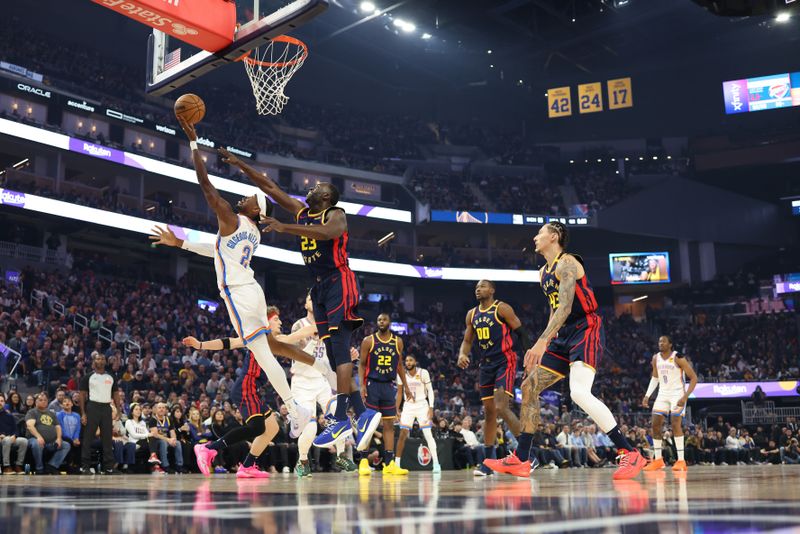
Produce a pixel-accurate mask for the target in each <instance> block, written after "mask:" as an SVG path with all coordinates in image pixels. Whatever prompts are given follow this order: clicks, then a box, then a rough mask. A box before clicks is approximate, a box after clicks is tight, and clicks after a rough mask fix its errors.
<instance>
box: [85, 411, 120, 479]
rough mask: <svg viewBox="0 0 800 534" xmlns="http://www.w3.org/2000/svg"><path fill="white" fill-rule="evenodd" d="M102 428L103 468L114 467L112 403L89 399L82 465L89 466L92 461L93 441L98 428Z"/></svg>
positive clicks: (107, 469) (105, 469) (109, 468)
mask: <svg viewBox="0 0 800 534" xmlns="http://www.w3.org/2000/svg"><path fill="white" fill-rule="evenodd" d="M98 428H100V443H101V444H102V445H103V470H104V471H109V470H111V469H113V468H114V440H113V421H112V418H111V405H110V404H105V403H102V402H94V401H89V402H88V403H87V404H86V428H85V429H84V430H83V441H81V466H82V467H89V466H90V465H91V463H92V442H93V441H94V438H95V434H96V433H97V429H98Z"/></svg>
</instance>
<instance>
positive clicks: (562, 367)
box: [541, 314, 606, 378]
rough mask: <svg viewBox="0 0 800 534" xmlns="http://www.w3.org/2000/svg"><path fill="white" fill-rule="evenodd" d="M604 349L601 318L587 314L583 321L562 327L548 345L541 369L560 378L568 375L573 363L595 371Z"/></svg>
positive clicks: (604, 340)
mask: <svg viewBox="0 0 800 534" xmlns="http://www.w3.org/2000/svg"><path fill="white" fill-rule="evenodd" d="M605 346H606V332H605V329H604V328H603V320H602V318H601V317H600V316H599V315H596V314H595V315H587V316H586V318H585V319H581V320H580V321H576V322H574V323H572V324H568V325H565V326H563V327H561V330H559V331H558V336H557V337H555V338H553V340H552V341H550V345H548V346H547V350H546V351H545V353H544V356H543V357H542V364H541V366H542V367H544V368H545V369H547V370H549V371H552V372H553V373H555V374H557V375H558V376H560V377H561V378H564V377H565V376H567V375H568V374H569V366H570V365H572V364H573V363H575V362H583V363H584V364H586V365H588V366H589V367H591V368H592V369H597V365H598V363H599V362H600V358H601V357H602V355H603V351H604V350H605Z"/></svg>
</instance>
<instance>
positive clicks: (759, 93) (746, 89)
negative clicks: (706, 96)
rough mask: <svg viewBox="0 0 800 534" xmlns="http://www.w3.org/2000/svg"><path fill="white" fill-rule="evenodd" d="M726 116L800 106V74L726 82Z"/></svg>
mask: <svg viewBox="0 0 800 534" xmlns="http://www.w3.org/2000/svg"><path fill="white" fill-rule="evenodd" d="M722 94H723V97H724V98H725V113H727V114H728V115H731V114H734V113H747V112H750V111H764V110H765V109H778V108H789V107H793V106H800V72H790V73H783V74H772V75H770V76H759V77H758V78H746V79H744V80H730V81H727V82H722Z"/></svg>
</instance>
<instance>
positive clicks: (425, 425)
mask: <svg viewBox="0 0 800 534" xmlns="http://www.w3.org/2000/svg"><path fill="white" fill-rule="evenodd" d="M405 365H406V383H407V384H408V389H409V390H410V391H411V397H410V398H409V397H408V396H407V395H406V394H405V393H404V392H403V388H402V387H398V388H397V404H398V405H399V404H400V401H401V400H404V402H403V411H402V412H401V413H400V437H399V438H398V439H397V455H396V456H395V459H394V461H395V465H396V466H398V467H400V461H401V460H402V458H403V450H404V449H405V446H406V439H408V433H409V431H410V430H411V427H413V426H414V421H415V420H416V421H417V423H419V427H420V428H421V429H422V435H423V436H425V442H426V443H427V444H428V450H430V451H431V456H433V472H434V473H441V472H442V468H441V466H440V465H439V454H438V453H437V451H436V440H435V439H433V431H432V430H431V427H432V426H433V401H434V398H433V385H432V384H431V377H430V375H429V374H428V371H426V370H425V369H420V368H419V367H417V358H416V357H415V356H413V355H412V354H409V355H407V356H406V360H405ZM397 385H398V386H402V385H403V384H402V382H401V381H400V377H399V376H398V377H397Z"/></svg>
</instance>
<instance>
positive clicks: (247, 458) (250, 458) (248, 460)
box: [242, 452, 256, 467]
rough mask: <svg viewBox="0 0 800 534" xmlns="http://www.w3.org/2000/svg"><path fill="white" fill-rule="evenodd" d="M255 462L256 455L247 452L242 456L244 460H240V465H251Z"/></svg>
mask: <svg viewBox="0 0 800 534" xmlns="http://www.w3.org/2000/svg"><path fill="white" fill-rule="evenodd" d="M255 463H256V457H255V456H253V455H252V454H250V453H249V452H248V453H247V456H245V458H244V462H242V467H252V466H253V465H254V464H255Z"/></svg>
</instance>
